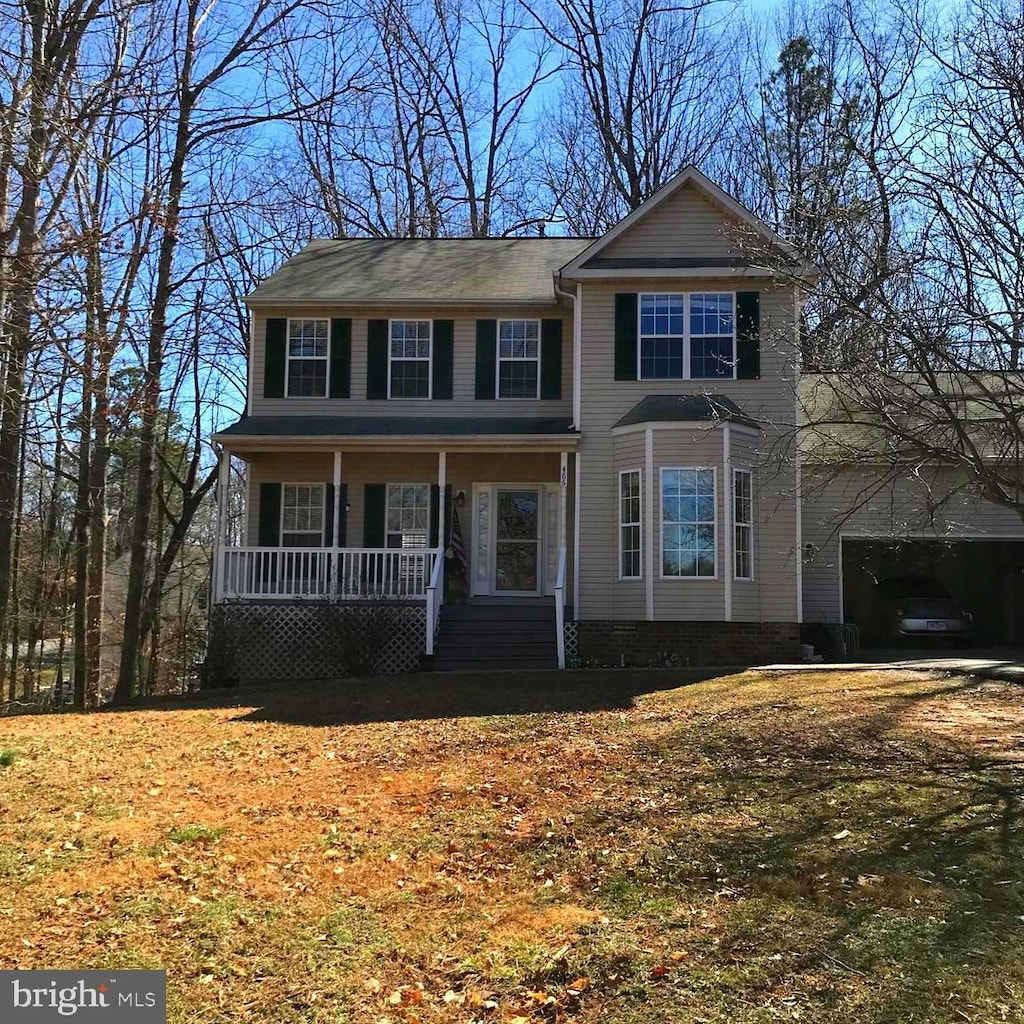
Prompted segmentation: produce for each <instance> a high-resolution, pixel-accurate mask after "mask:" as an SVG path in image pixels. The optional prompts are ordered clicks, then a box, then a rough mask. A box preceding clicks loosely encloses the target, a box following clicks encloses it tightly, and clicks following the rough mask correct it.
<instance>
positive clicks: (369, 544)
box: [363, 484, 387, 548]
mask: <svg viewBox="0 0 1024 1024" xmlns="http://www.w3.org/2000/svg"><path fill="white" fill-rule="evenodd" d="M386 502H387V485H386V484H366V485H365V486H364V487H363V547H364V548H382V547H384V509H385V504H386Z"/></svg>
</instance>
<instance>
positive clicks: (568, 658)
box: [562, 622, 580, 668]
mask: <svg viewBox="0 0 1024 1024" xmlns="http://www.w3.org/2000/svg"><path fill="white" fill-rule="evenodd" d="M562 631H563V634H564V636H565V667H566V668H575V667H576V666H577V665H578V664H579V663H580V631H579V627H578V626H577V624H576V623H575V622H566V623H565V625H564V626H563V628H562Z"/></svg>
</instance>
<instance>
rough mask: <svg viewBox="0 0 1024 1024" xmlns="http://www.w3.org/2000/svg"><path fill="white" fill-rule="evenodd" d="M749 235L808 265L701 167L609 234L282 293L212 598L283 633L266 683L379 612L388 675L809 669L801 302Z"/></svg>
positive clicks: (447, 258)
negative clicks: (802, 640)
mask: <svg viewBox="0 0 1024 1024" xmlns="http://www.w3.org/2000/svg"><path fill="white" fill-rule="evenodd" d="M751 237H754V238H756V239H757V240H759V242H760V244H762V245H768V246H770V247H772V248H773V249H774V250H776V251H777V253H779V254H781V255H782V256H783V257H785V258H790V259H795V255H794V254H793V253H792V251H791V250H790V248H789V246H788V245H787V243H786V242H785V241H784V240H783V239H781V238H780V237H778V236H777V235H775V234H774V233H773V232H772V231H771V230H770V229H769V228H768V227H767V226H766V225H765V224H764V223H762V222H761V221H759V220H758V219H757V218H756V217H755V216H753V215H752V214H751V213H750V212H749V211H748V210H746V209H744V208H743V207H742V206H741V205H740V204H738V203H737V202H736V201H735V200H733V199H732V198H731V197H730V196H728V195H727V194H725V193H724V192H723V191H722V190H721V189H719V188H718V187H717V186H716V185H715V184H714V183H712V182H711V181H710V180H708V179H707V178H706V177H705V176H704V175H702V174H701V173H700V172H699V171H697V170H696V169H694V168H688V169H686V170H685V171H683V172H682V173H680V174H679V175H678V176H677V177H676V178H675V179H674V180H672V181H671V182H670V183H668V184H667V185H666V186H665V187H664V188H662V189H661V190H660V191H659V192H658V193H657V194H656V195H654V196H653V197H652V198H651V199H650V200H649V201H648V202H647V203H645V204H644V205H643V206H642V207H641V208H640V209H638V210H636V211H634V212H633V213H631V214H630V215H629V216H628V217H626V218H625V219H624V220H623V221H621V222H620V223H619V224H618V225H616V226H615V227H614V228H613V229H612V230H611V231H609V232H608V233H607V234H605V235H604V236H602V237H601V238H596V239H591V238H510V239H442V240H436V239H342V240H337V241H318V242H314V243H312V244H311V245H309V246H308V247H306V248H305V249H304V250H303V251H302V252H300V253H299V254H298V255H297V256H295V257H293V258H292V259H290V260H288V261H287V262H286V263H285V264H284V265H283V266H282V267H281V269H280V270H278V271H277V272H276V273H275V274H273V275H271V276H270V277H269V278H268V279H267V280H266V281H264V282H263V283H261V284H260V285H259V286H258V287H257V288H256V290H255V291H254V292H253V293H252V294H251V295H250V296H249V297H248V303H249V306H250V309H251V313H252V320H251V322H252V336H251V342H250V356H249V377H248V381H249V384H248V386H249V395H248V414H247V415H246V416H245V417H243V418H242V419H241V420H239V421H238V422H237V423H235V424H234V425H232V426H230V427H228V428H227V429H225V430H223V431H221V432H220V433H219V434H217V436H216V438H215V440H216V441H217V442H218V443H219V444H220V445H222V447H223V450H224V459H225V460H226V459H227V458H228V457H230V456H233V457H236V458H238V459H241V460H243V461H244V463H245V468H246V480H247V492H246V495H245V501H246V510H247V511H246V530H245V533H246V536H245V537H244V538H242V540H244V544H242V545H240V546H229V545H227V544H226V542H225V532H224V529H223V525H222V529H221V534H220V543H219V545H218V550H217V554H216V558H215V568H214V588H215V591H214V592H215V600H216V601H217V602H226V601H233V602H236V603H242V604H249V605H253V606H255V605H260V606H261V608H262V614H263V616H264V623H265V622H266V619H267V615H268V612H267V608H268V607H272V608H273V609H275V612H274V614H278V615H279V616H280V630H279V631H278V632H275V630H274V629H273V628H269V629H268V628H267V627H266V625H264V628H263V629H262V630H261V632H260V636H261V637H262V638H263V639H262V640H261V641H260V643H259V644H256V642H255V641H254V647H253V650H252V652H250V653H252V658H251V659H250V664H249V666H248V667H249V670H250V672H252V673H258V672H260V671H261V666H265V671H266V673H267V674H269V675H280V674H282V672H283V671H285V670H286V669H288V668H291V669H294V667H295V665H296V662H295V659H294V657H293V656H289V660H288V662H287V664H282V663H281V659H280V658H275V657H274V656H273V652H278V653H280V652H282V651H284V650H286V649H288V650H291V651H294V650H295V647H296V643H298V644H299V645H301V643H302V635H303V630H305V629H308V628H311V627H310V626H309V623H308V622H306V620H304V618H303V616H304V615H305V614H306V613H307V612H308V610H309V608H310V607H311V605H315V604H316V603H317V602H322V601H335V602H353V603H355V602H359V601H365V600H368V599H371V600H379V599H381V596H382V595H383V597H384V598H386V599H393V600H395V601H399V602H403V606H404V607H406V608H407V609H408V614H409V616H410V621H412V622H414V623H415V628H414V630H413V631H412V632H410V633H409V634H408V637H411V638H412V639H408V640H406V641H403V644H402V645H401V649H400V650H398V649H396V650H393V651H392V652H391V654H392V657H391V659H390V661H389V663H388V666H386V667H391V668H394V669H398V668H408V667H412V666H413V665H415V664H416V663H418V662H419V661H420V659H421V657H422V655H424V654H427V655H430V656H433V657H435V658H436V662H437V664H438V665H456V664H473V665H477V664H493V665H499V666H500V665H508V666H510V665H514V664H537V665H539V664H548V663H549V664H551V665H552V666H554V665H555V664H556V663H557V664H559V665H561V664H565V663H566V660H567V659H568V661H569V662H570V663H572V661H573V660H574V658H578V659H580V660H581V661H583V662H585V663H586V662H592V663H597V662H600V663H607V664H633V663H649V662H651V661H653V660H658V659H662V660H663V659H666V658H672V659H675V660H677V661H678V662H679V663H686V662H688V663H692V664H699V663H702V662H703V663H715V662H717V663H724V662H736V661H742V660H756V659H759V658H789V657H793V656H794V655H795V654H796V652H797V645H798V642H799V623H800V622H801V619H802V609H801V603H802V591H801V571H802V565H801V563H802V557H801V552H802V542H801V524H800V512H799V488H800V478H799V467H798V465H797V459H796V456H795V451H794V446H793V445H792V444H789V443H787V440H786V439H787V438H791V437H792V434H793V431H794V429H795V425H796V410H797V373H798V366H797V364H798V355H797V338H796V323H797V317H796V310H797V303H798V301H799V298H800V296H799V294H798V291H797V290H796V289H794V288H793V286H792V284H791V283H786V284H781V283H780V282H779V280H778V278H777V276H774V275H773V272H772V271H771V270H770V269H769V268H767V267H760V266H758V265H757V264H756V262H755V261H754V260H752V259H751V258H750V257H749V256H748V255H744V253H749V252H750V251H751V247H750V246H748V245H746V244H744V240H745V239H746V240H748V241H749V239H750V238H751ZM806 273H807V277H808V279H811V278H812V277H813V271H812V270H811V269H809V268H808V270H807V271H806ZM790 280H792V278H790ZM225 465H226V463H225ZM228 477H229V474H228V473H226V472H225V473H224V474H222V480H221V490H220V506H221V508H222V509H225V508H227V505H228V495H227V487H228V486H229V479H228ZM221 521H222V524H223V522H224V516H223V515H222V517H221ZM453 527H454V536H453ZM272 620H273V615H271V621H272ZM309 621H310V622H311V621H312V620H309ZM282 638H290V643H291V646H290V647H288V646H287V644H286V643H285V639H282ZM256 648H259V651H257V650H256Z"/></svg>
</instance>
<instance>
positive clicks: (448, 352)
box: [432, 320, 455, 398]
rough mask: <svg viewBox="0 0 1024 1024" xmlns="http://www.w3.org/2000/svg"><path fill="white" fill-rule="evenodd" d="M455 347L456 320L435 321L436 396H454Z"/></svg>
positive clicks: (434, 393)
mask: <svg viewBox="0 0 1024 1024" xmlns="http://www.w3.org/2000/svg"><path fill="white" fill-rule="evenodd" d="M454 348H455V321H454V320H435V321H434V353H433V361H434V366H433V371H434V392H433V396H432V397H434V398H451V397H452V367H453V360H454V356H455V353H454Z"/></svg>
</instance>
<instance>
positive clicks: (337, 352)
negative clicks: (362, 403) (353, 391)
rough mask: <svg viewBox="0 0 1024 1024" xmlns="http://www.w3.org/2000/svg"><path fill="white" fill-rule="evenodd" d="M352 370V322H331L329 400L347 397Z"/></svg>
mask: <svg viewBox="0 0 1024 1024" xmlns="http://www.w3.org/2000/svg"><path fill="white" fill-rule="evenodd" d="M351 368H352V321H351V320H348V319H346V320H332V321H331V379H330V387H329V389H328V392H327V393H328V395H329V396H330V397H331V398H348V397H349V379H350V377H351Z"/></svg>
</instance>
